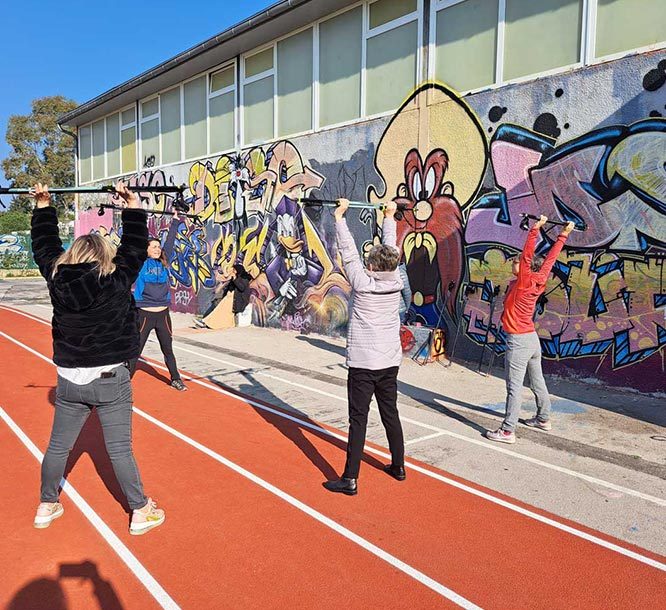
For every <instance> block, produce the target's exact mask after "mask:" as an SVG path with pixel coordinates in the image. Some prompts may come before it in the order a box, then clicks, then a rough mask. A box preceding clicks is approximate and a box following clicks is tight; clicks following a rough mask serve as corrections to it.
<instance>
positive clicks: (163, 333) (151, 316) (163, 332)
mask: <svg viewBox="0 0 666 610" xmlns="http://www.w3.org/2000/svg"><path fill="white" fill-rule="evenodd" d="M153 328H154V329H155V334H156V335H157V340H158V341H159V342H160V349H161V350H162V353H163V354H164V362H165V363H166V365H167V367H168V369H169V374H170V375H171V381H175V380H176V379H180V374H179V373H178V366H177V365H176V357H175V356H174V355H173V341H172V339H171V335H172V334H173V331H172V330H171V316H169V310H168V309H163V310H162V311H146V310H145V309H139V334H140V336H141V340H140V341H141V345H140V347H139V353H141V352H143V348H144V346H145V345H146V341H147V340H148V335H149V334H150V331H151V330H153ZM138 361H139V359H138V358H134V359H133V360H130V367H129V369H130V374H131V375H132V376H133V375H134V372H135V371H136V363H137V362H138Z"/></svg>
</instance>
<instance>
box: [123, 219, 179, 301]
mask: <svg viewBox="0 0 666 610" xmlns="http://www.w3.org/2000/svg"><path fill="white" fill-rule="evenodd" d="M179 224H180V220H179V219H177V218H174V219H173V220H172V221H171V225H170V226H169V233H168V234H167V237H166V240H165V242H164V244H163V246H162V248H163V250H164V254H165V256H166V259H167V261H170V260H171V255H172V253H173V244H174V241H175V239H176V233H177V231H178V225H179ZM134 300H135V301H136V306H137V307H139V308H142V307H168V306H169V305H170V303H171V293H170V292H169V270H168V269H167V268H166V267H165V266H164V265H163V264H162V263H161V262H160V260H159V259H155V258H147V259H146V260H145V262H144V263H143V267H141V271H140V272H139V277H137V278H136V282H135V283H134Z"/></svg>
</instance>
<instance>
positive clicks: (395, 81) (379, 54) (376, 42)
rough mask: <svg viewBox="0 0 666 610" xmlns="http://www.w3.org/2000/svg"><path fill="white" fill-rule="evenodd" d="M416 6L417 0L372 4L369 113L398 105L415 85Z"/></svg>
mask: <svg viewBox="0 0 666 610" xmlns="http://www.w3.org/2000/svg"><path fill="white" fill-rule="evenodd" d="M417 9H418V6H417V2H416V0H378V1H377V2H373V3H372V4H370V5H369V20H368V21H369V25H370V30H369V31H368V33H367V34H366V62H365V63H366V65H365V78H366V82H365V114H366V115H373V114H378V113H380V112H386V111H387V110H393V109H395V108H397V107H398V106H400V104H401V103H402V101H403V99H404V98H405V97H406V96H407V95H408V94H409V93H410V92H411V91H412V90H413V89H414V87H415V86H416V65H417V62H416V53H417V48H418V46H419V32H418V28H419V20H418V12H417Z"/></svg>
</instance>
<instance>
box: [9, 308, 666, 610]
mask: <svg viewBox="0 0 666 610" xmlns="http://www.w3.org/2000/svg"><path fill="white" fill-rule="evenodd" d="M0 331H1V332H2V333H4V335H1V334H0V359H1V360H0V362H1V363H2V364H1V366H0V387H2V393H1V398H0V407H1V408H2V409H3V410H4V412H5V414H6V416H7V417H8V418H10V419H11V420H12V421H13V422H14V423H15V425H16V426H18V428H20V429H21V430H22V431H23V433H24V434H25V435H26V436H27V437H28V438H29V439H30V440H31V441H32V442H33V443H34V444H35V445H36V447H37V448H38V449H39V451H41V452H44V451H45V449H46V446H47V444H48V438H49V432H50V426H51V421H52V411H53V407H52V403H53V398H54V393H55V389H54V386H55V369H54V366H53V365H52V364H51V363H49V362H47V361H46V360H45V359H44V358H40V357H39V356H38V355H37V354H35V353H31V352H30V351H28V350H27V349H26V347H27V348H31V349H32V350H34V351H35V352H37V353H38V354H41V355H43V356H44V357H46V358H50V357H51V356H52V347H51V333H50V328H49V327H48V326H47V325H45V324H44V323H43V322H39V321H38V320H37V319H36V318H34V317H32V318H31V317H27V316H25V315H22V314H20V313H19V312H17V311H12V310H10V309H8V308H5V307H2V308H0ZM8 337H11V338H12V339H14V340H15V341H14V342H13V341H11V340H10V339H9V338H8ZM16 341H17V342H20V343H21V344H23V346H25V347H22V346H20V345H18V344H17V343H16ZM165 380H166V377H165V374H164V372H162V370H160V369H155V368H152V367H150V366H148V365H143V367H142V368H141V367H140V370H139V371H138V373H137V375H136V376H135V379H134V382H133V389H134V405H135V409H138V410H139V411H138V413H140V414H135V415H134V419H133V438H134V441H133V442H134V451H135V455H136V458H137V462H138V464H139V468H140V471H141V475H142V478H143V482H144V486H145V488H146V493H147V494H149V495H151V496H152V497H154V498H156V499H157V500H158V502H159V503H160V505H161V506H163V507H164V508H165V509H166V511H167V520H166V522H165V524H164V525H163V526H162V527H160V528H158V529H156V530H154V531H153V532H150V533H148V534H147V535H145V536H141V537H132V536H130V535H129V533H128V531H127V528H128V519H129V518H128V515H127V513H126V512H125V510H124V508H123V507H122V505H121V504H122V502H123V499H122V494H121V493H120V491H119V488H118V484H117V482H116V481H115V478H114V475H113V471H112V469H111V466H110V463H109V461H108V458H107V457H106V454H105V451H104V448H103V447H104V444H103V439H102V435H101V430H100V427H99V422H98V420H97V418H96V417H95V416H92V417H91V418H90V419H89V421H88V422H87V424H86V426H85V428H84V431H83V434H82V436H81V438H80V439H79V442H78V443H77V445H76V446H75V448H74V451H73V452H72V456H71V458H70V462H73V463H74V467H73V469H72V471H71V473H70V474H69V476H68V482H69V483H70V484H71V485H73V487H74V488H75V489H76V491H77V492H78V493H79V494H81V496H82V497H83V498H84V499H85V501H86V502H87V503H88V504H89V505H90V507H91V508H92V510H93V511H94V512H95V513H96V514H97V515H98V516H99V518H101V519H102V520H103V521H104V522H105V523H106V525H107V526H108V527H109V528H110V529H111V531H112V532H113V533H114V534H115V535H116V536H117V538H118V539H119V541H120V543H121V545H125V547H127V549H128V550H129V552H131V554H132V555H133V556H134V558H136V560H137V561H138V563H140V564H141V565H142V566H143V568H145V570H146V571H147V573H149V575H150V576H152V578H153V579H154V580H155V581H156V582H157V583H159V585H158V586H161V587H162V588H163V590H164V592H166V594H165V596H161V597H160V596H159V595H154V594H152V593H151V592H149V590H148V588H147V587H146V586H145V585H144V582H145V580H144V582H142V581H141V580H140V579H139V577H138V576H137V575H136V569H131V568H130V567H128V565H127V563H126V562H124V561H123V560H122V559H121V558H120V556H119V555H118V553H117V552H116V551H115V550H114V549H113V548H112V547H111V546H110V545H109V543H108V542H107V541H106V540H105V539H104V538H103V537H102V536H101V535H100V533H98V531H97V530H96V529H95V528H94V527H93V526H92V525H91V522H90V521H89V520H88V519H87V518H86V517H85V516H84V514H83V513H82V512H81V511H80V510H79V509H78V508H77V507H76V506H75V504H74V502H73V501H72V500H71V499H70V498H69V497H68V496H66V495H63V500H62V501H63V504H64V506H65V514H64V516H63V517H62V518H61V519H59V520H57V521H55V522H54V523H53V524H52V525H51V527H49V528H48V529H46V530H36V529H34V528H33V527H32V517H33V511H34V509H35V507H36V504H37V501H38V490H39V464H38V462H37V460H36V459H35V457H34V456H33V455H31V453H30V452H29V451H28V449H27V448H26V446H25V445H24V444H23V443H22V442H21V441H20V440H19V438H18V436H17V435H16V433H15V432H14V431H13V430H12V429H10V427H9V425H8V423H7V417H5V418H4V420H0V459H1V460H2V464H3V467H2V470H1V472H2V480H3V487H4V488H5V498H4V502H3V503H2V506H1V508H0V540H2V553H1V554H0V557H1V559H0V607H1V608H7V607H8V608H11V609H12V610H17V609H19V608H22V609H25V608H49V610H61V608H62V609H63V610H64V609H65V608H68V609H74V608H76V609H79V608H99V607H103V608H107V609H108V608H111V609H112V610H117V609H126V610H129V609H134V608H136V609H141V610H144V609H148V608H159V607H160V605H162V606H165V607H178V606H180V607H182V608H196V609H208V608H313V607H316V608H318V609H323V608H404V607H407V606H409V607H412V608H436V607H437V608H439V607H441V608H447V607H460V606H463V607H475V606H478V607H482V608H568V609H570V608H586V609H589V608H648V607H656V606H657V605H658V604H659V601H658V600H660V599H662V600H663V596H664V592H665V591H666V572H665V571H664V570H665V569H666V566H665V565H664V564H665V563H666V561H665V559H666V558H664V557H661V556H659V555H656V554H654V553H650V552H649V551H646V550H643V549H640V548H637V547H632V546H630V545H628V544H627V543H625V542H622V541H619V540H615V539H613V538H611V537H609V536H606V535H605V534H602V533H599V532H595V531H593V530H590V529H588V528H585V527H584V526H581V525H578V524H575V523H573V522H567V521H565V520H563V519H561V518H560V517H557V516H554V515H550V514H548V513H546V512H545V511H542V510H540V509H536V508H533V507H530V506H527V505H525V504H522V503H520V502H519V501H516V500H513V499H511V498H508V497H505V496H501V495H500V494H498V493H497V492H494V491H491V490H487V489H483V488H481V487H479V486H478V485H475V484H474V483H470V482H468V481H464V480H462V479H460V478H457V477H455V476H453V475H450V474H448V473H444V472H442V471H439V470H437V469H434V468H432V467H430V466H426V465H424V464H418V463H416V462H413V461H412V462H411V463H412V464H416V465H417V466H419V467H420V470H418V471H416V470H413V469H408V477H407V480H406V481H405V482H404V483H398V482H396V481H394V480H393V479H391V478H390V477H388V476H387V475H386V474H385V473H383V472H382V471H381V470H380V468H381V464H382V463H385V461H386V460H385V458H382V457H379V458H378V457H376V456H375V454H372V453H366V458H365V462H364V464H363V465H362V472H361V479H360V492H359V495H358V496H355V497H347V496H342V495H337V494H330V493H329V492H327V491H326V490H324V489H323V488H322V486H321V483H322V481H324V480H326V478H328V477H330V476H333V475H334V472H335V471H338V472H339V471H340V469H341V467H342V465H343V463H344V456H345V454H344V441H343V440H340V439H336V438H333V437H331V436H330V435H328V434H326V433H325V432H319V431H317V430H313V429H312V427H308V426H306V425H302V424H300V423H299V422H294V421H292V420H290V419H288V418H285V417H283V416H282V415H281V414H274V413H271V412H270V411H268V410H266V409H262V408H261V406H260V405H258V404H256V403H257V401H256V400H254V403H255V404H254V405H253V404H251V403H250V401H249V400H245V399H243V397H233V396H229V395H225V394H224V393H222V392H219V391H216V390H215V389H214V388H213V387H212V385H211V384H210V383H209V382H208V381H206V380H204V381H205V383H203V384H197V383H194V382H189V383H188V386H189V391H188V392H185V393H178V392H175V391H174V390H173V389H171V388H169V387H168V386H167V385H166V384H165ZM250 383H253V384H256V383H258V382H257V381H256V380H255V379H253V378H251V377H248V384H250ZM277 403H278V400H277V399H276V401H275V404H277ZM274 409H275V410H276V411H279V412H280V413H281V411H280V409H279V407H278V408H275V407H274ZM306 423H309V424H310V426H312V425H313V424H314V422H310V421H309V420H308V421H307V422H306ZM165 426H167V427H168V429H165ZM317 426H319V425H318V424H317ZM321 428H324V429H327V428H326V427H325V426H321ZM331 430H332V429H331ZM173 431H175V433H174V432H173ZM335 432H338V431H335ZM178 433H180V435H184V436H177V434H178ZM188 440H191V441H193V442H195V444H196V443H199V445H197V446H193V445H192V443H190V442H188ZM202 448H203V450H202ZM220 457H221V458H222V459H221V460H220V459H219V458H220ZM225 460H227V461H225ZM424 471H425V472H424ZM429 473H434V476H430V475H429ZM253 477H258V479H253ZM436 477H439V478H436ZM442 477H445V479H446V480H442ZM447 481H451V482H453V484H452V483H450V482H447ZM263 483H267V484H269V485H268V486H267V485H263ZM456 483H458V484H463V486H466V487H467V488H469V489H470V490H477V491H481V492H485V493H487V494H489V495H490V496H492V497H493V498H496V499H499V500H500V501H505V502H509V503H510V504H511V507H518V510H515V509H513V508H510V507H507V506H504V505H501V504H498V503H497V502H493V501H491V500H490V499H488V498H484V497H481V496H479V495H477V494H474V493H472V492H471V491H469V490H467V489H461V488H459V487H457V486H456ZM262 485H263V486H262ZM270 486H274V487H270ZM266 487H268V489H267V488H266ZM280 493H282V494H287V496H286V497H287V499H288V500H289V501H287V500H285V498H284V497H281V496H280V495H279V494H280ZM294 500H295V501H294ZM299 503H301V504H299ZM294 504H296V506H295V505H294ZM521 509H522V510H523V513H521V512H519V510H521ZM524 509H527V511H529V513H530V514H527V515H526V514H524V512H525V511H524ZM313 515H315V516H316V517H317V518H315V516H313ZM535 516H542V517H547V518H550V519H553V520H554V521H556V522H557V523H558V524H563V525H564V526H568V527H572V528H575V530H576V532H582V535H583V536H585V535H588V536H589V535H591V536H592V537H594V538H595V540H596V542H595V541H590V540H589V539H586V538H584V537H582V536H581V535H577V534H574V533H571V532H569V531H564V530H563V529H562V528H558V527H555V526H553V525H552V524H549V523H544V522H543V521H540V520H538V519H537V518H535ZM319 517H321V518H319ZM322 521H323V522H322ZM341 532H342V533H341ZM603 543H610V544H611V546H612V545H617V547H619V548H607V547H606V546H603ZM622 551H628V554H625V553H623V552H622ZM633 554H637V555H633ZM12 604H13V605H12Z"/></svg>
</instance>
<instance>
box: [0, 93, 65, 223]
mask: <svg viewBox="0 0 666 610" xmlns="http://www.w3.org/2000/svg"><path fill="white" fill-rule="evenodd" d="M76 106H77V104H76V102H74V101H73V100H69V99H67V98H65V97H63V96H62V95H54V96H50V97H42V98H39V99H36V100H33V101H32V112H31V113H30V114H29V115H13V116H11V117H9V122H8V123H7V134H6V140H7V143H8V144H9V145H10V146H11V147H12V151H11V152H10V153H9V156H8V157H7V158H6V159H3V161H2V170H3V172H4V173H5V176H6V177H7V179H8V180H11V182H12V183H13V184H15V185H16V186H32V185H33V184H35V183H36V182H42V183H44V182H45V183H47V184H50V185H55V186H67V185H73V184H74V146H75V143H76V140H75V138H74V137H72V136H71V135H68V134H65V133H63V132H62V131H61V130H60V129H59V128H58V123H57V120H58V117H60V116H62V115H63V114H65V113H67V112H69V111H70V110H73V109H74V108H76ZM54 201H55V205H56V208H58V212H59V213H61V214H62V212H64V211H65V210H66V209H69V208H71V206H72V203H73V201H74V199H73V197H72V196H71V195H57V196H55V197H54ZM32 205H33V204H32V199H31V198H30V197H26V196H19V197H16V198H14V200H13V201H12V204H11V208H12V209H18V210H22V211H29V210H31V209H32Z"/></svg>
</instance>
